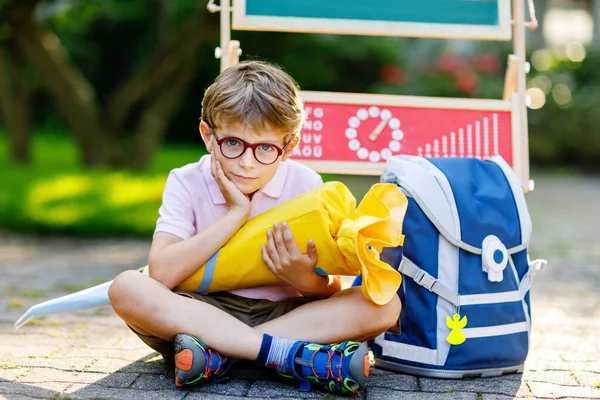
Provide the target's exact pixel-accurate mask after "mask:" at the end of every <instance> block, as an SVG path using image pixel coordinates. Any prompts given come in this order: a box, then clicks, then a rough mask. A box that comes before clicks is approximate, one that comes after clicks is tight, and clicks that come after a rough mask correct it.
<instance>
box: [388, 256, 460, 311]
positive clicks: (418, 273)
mask: <svg viewBox="0 0 600 400" xmlns="http://www.w3.org/2000/svg"><path fill="white" fill-rule="evenodd" d="M398 270H399V271H400V272H401V273H402V274H404V275H406V276H408V277H410V278H412V280H413V281H415V283H416V284H418V285H421V286H423V287H424V288H425V289H427V290H429V291H430V292H433V293H435V294H437V295H438V296H440V297H442V298H444V299H446V300H448V301H449V302H450V303H452V304H454V305H455V306H456V307H458V306H459V296H458V293H456V290H452V289H450V288H449V287H448V286H446V285H444V284H443V283H442V282H440V281H439V280H437V279H436V278H434V277H433V276H431V275H430V274H429V273H427V272H426V271H425V270H423V269H421V268H419V267H418V266H417V265H416V264H415V263H414V262H412V261H411V260H409V259H408V258H407V257H406V256H404V257H402V261H401V262H400V266H399V267H398Z"/></svg>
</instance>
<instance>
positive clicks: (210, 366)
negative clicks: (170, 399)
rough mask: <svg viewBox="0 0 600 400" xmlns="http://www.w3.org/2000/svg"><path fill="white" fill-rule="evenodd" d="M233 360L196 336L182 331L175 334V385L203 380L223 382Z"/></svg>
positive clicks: (186, 384)
mask: <svg viewBox="0 0 600 400" xmlns="http://www.w3.org/2000/svg"><path fill="white" fill-rule="evenodd" d="M230 366H231V361H230V360H229V359H228V358H226V357H224V356H222V355H221V354H219V353H218V352H216V351H214V350H212V349H209V348H208V347H206V345H205V344H204V343H202V342H201V341H200V340H198V339H197V338H196V337H194V336H191V335H186V334H185V333H180V334H179V335H177V336H175V385H176V386H177V387H183V386H191V385H197V384H199V383H201V382H209V381H213V382H223V381H225V380H227V379H229V376H227V375H226V372H227V370H228V369H229V367H230Z"/></svg>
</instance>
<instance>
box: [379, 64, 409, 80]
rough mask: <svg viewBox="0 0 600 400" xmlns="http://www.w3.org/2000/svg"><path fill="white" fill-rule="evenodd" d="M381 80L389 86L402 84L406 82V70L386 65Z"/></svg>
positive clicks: (382, 70) (381, 73)
mask: <svg viewBox="0 0 600 400" xmlns="http://www.w3.org/2000/svg"><path fill="white" fill-rule="evenodd" d="M380 75H381V79H382V80H383V81H384V82H385V83H389V84H401V83H403V82H404V78H405V73H404V69H403V68H402V67H400V66H398V65H384V66H383V67H382V68H381V71H380Z"/></svg>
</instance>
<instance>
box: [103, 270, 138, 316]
mask: <svg viewBox="0 0 600 400" xmlns="http://www.w3.org/2000/svg"><path fill="white" fill-rule="evenodd" d="M141 276H142V275H141V274H140V273H139V272H138V271H134V270H130V271H124V272H121V273H120V274H119V275H117V277H116V278H115V279H114V280H113V283H112V284H111V285H110V287H109V288H108V299H109V300H110V304H111V305H112V307H113V309H114V310H115V312H117V314H122V313H124V312H126V308H127V307H128V306H131V303H132V298H131V297H132V296H131V295H132V293H133V292H134V291H135V288H136V282H138V281H139V278H140V277H141Z"/></svg>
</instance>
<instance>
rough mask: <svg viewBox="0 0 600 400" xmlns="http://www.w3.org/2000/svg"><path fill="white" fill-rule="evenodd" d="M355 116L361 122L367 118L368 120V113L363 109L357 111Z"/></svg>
mask: <svg viewBox="0 0 600 400" xmlns="http://www.w3.org/2000/svg"><path fill="white" fill-rule="evenodd" d="M356 116H357V117H358V118H359V119H361V120H363V121H364V120H365V119H367V118H369V112H368V111H367V110H365V109H364V108H361V109H360V110H358V112H357V113H356Z"/></svg>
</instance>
